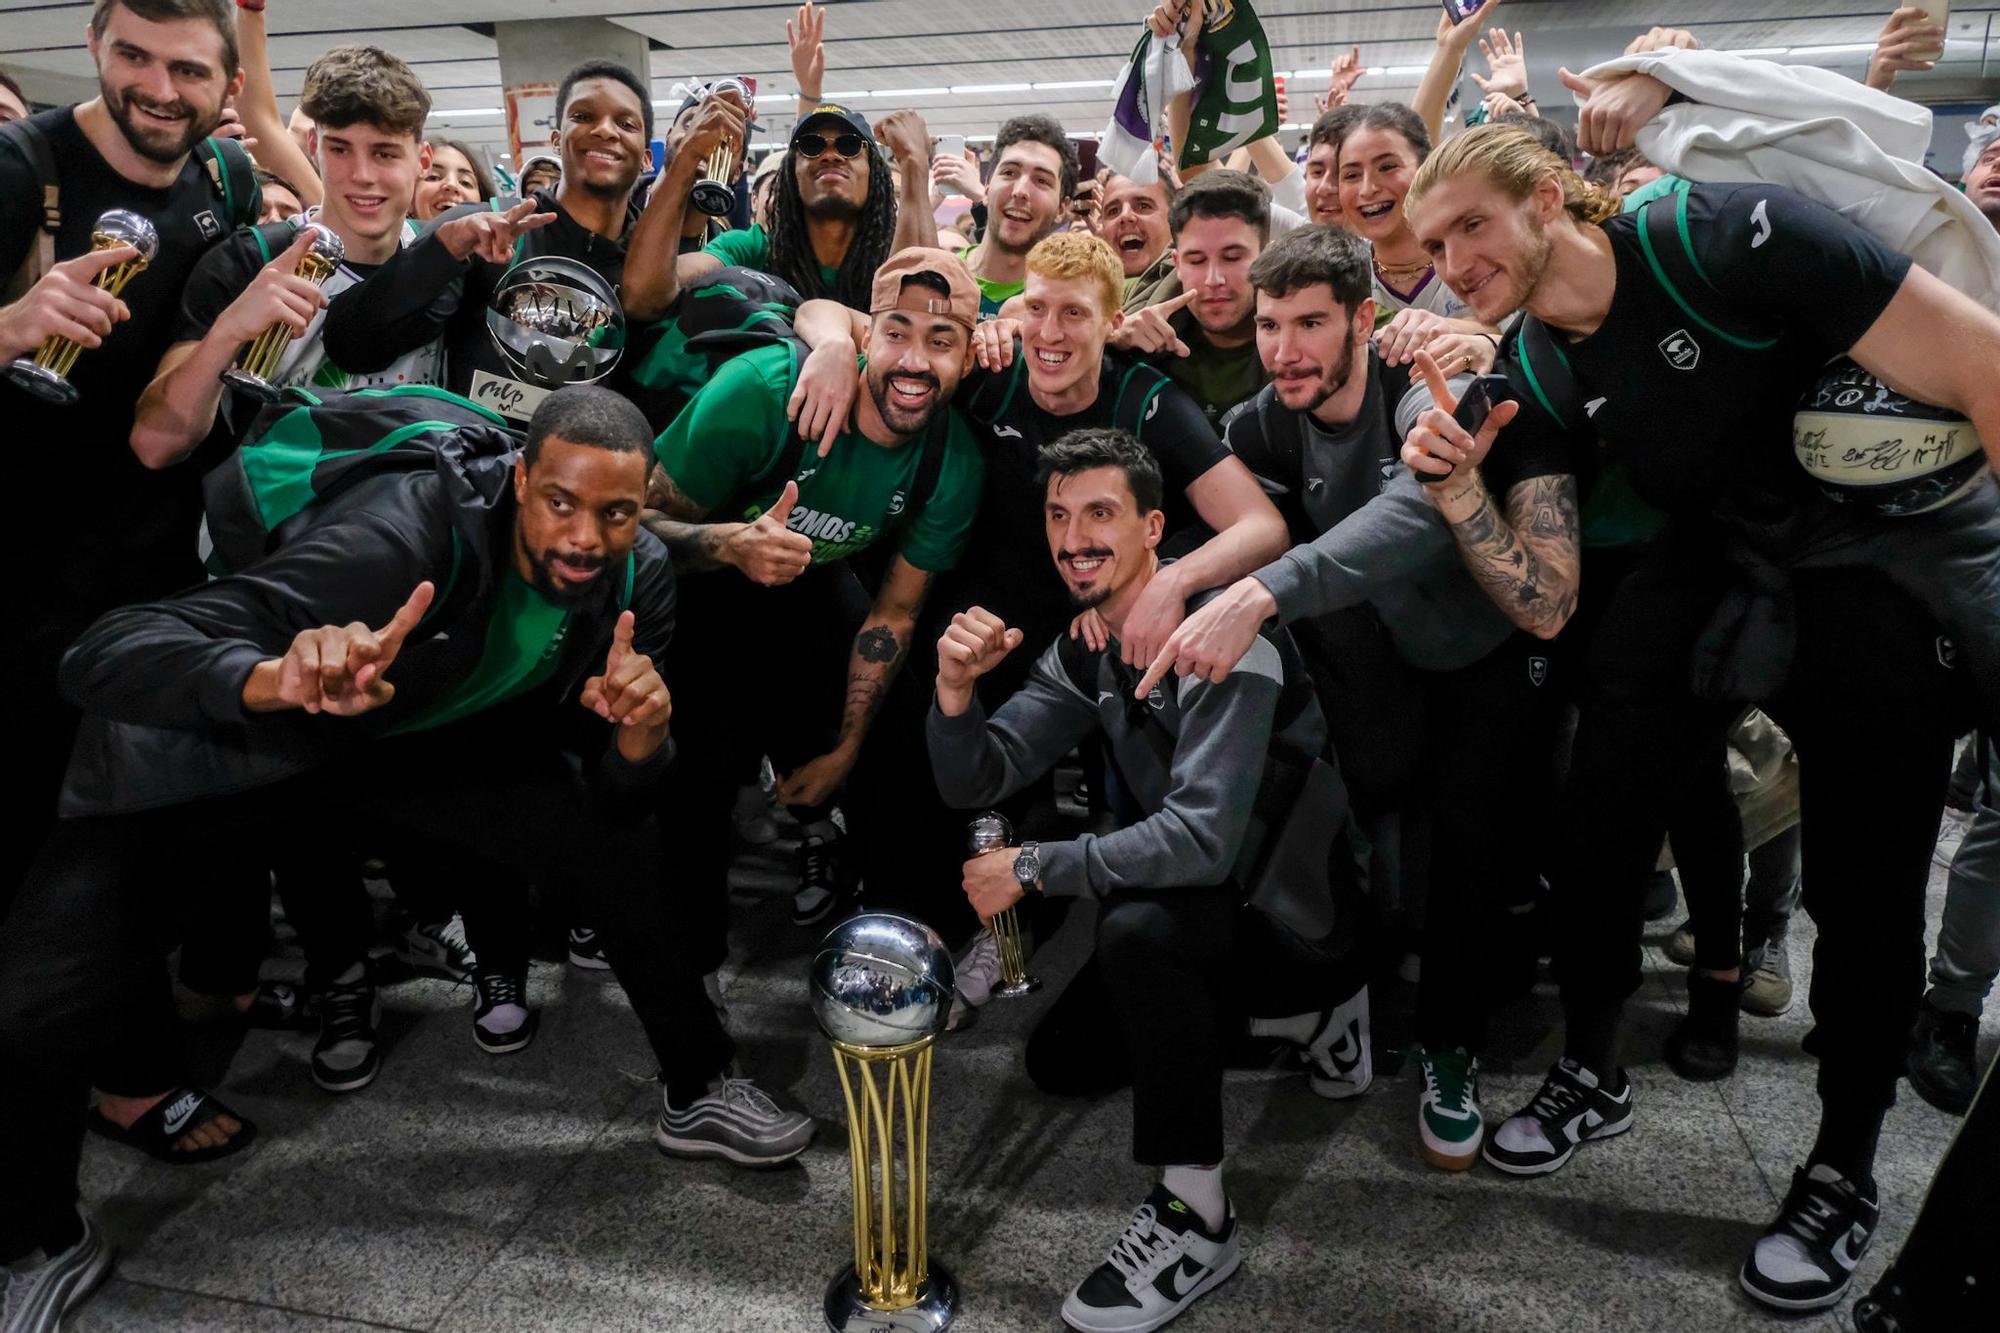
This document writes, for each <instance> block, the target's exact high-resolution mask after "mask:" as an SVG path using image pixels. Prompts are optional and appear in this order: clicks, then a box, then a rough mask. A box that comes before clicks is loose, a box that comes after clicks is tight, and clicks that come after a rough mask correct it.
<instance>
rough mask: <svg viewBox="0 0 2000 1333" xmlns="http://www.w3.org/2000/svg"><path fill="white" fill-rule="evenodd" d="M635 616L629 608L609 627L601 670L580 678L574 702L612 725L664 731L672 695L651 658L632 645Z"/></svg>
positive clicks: (672, 704) (671, 703)
mask: <svg viewBox="0 0 2000 1333" xmlns="http://www.w3.org/2000/svg"><path fill="white" fill-rule="evenodd" d="M637 623H638V618H637V617H636V616H634V615H633V614H632V613H631V612H630V611H626V612H624V613H622V614H621V615H620V616H619V617H618V623H617V625H615V626H614V627H613V628H612V630H611V650H610V651H609V652H607V653H606V654H605V655H604V670H603V671H601V672H599V673H598V674H597V675H595V676H592V677H591V678H590V679H588V680H586V681H584V682H583V692H582V693H581V694H580V695H579V696H578V700H577V701H578V702H579V703H581V704H582V705H583V706H584V707H585V708H588V709H589V710H590V711H591V712H593V713H595V714H597V715H598V716H599V717H601V718H603V719H604V720H605V721H606V722H609V723H611V724H612V725H613V726H620V727H651V728H653V729H654V730H656V731H661V732H664V731H665V730H666V729H667V719H669V718H670V717H672V716H673V712H674V703H673V697H672V696H671V695H669V694H668V693H667V682H666V681H664V680H662V679H661V678H660V673H659V670H658V669H657V668H656V667H655V666H654V665H653V659H652V658H650V657H648V656H646V654H644V653H641V652H635V651H633V648H632V631H633V628H634V627H635V626H636V625H637Z"/></svg>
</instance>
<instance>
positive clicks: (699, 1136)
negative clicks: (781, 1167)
mask: <svg viewBox="0 0 2000 1333" xmlns="http://www.w3.org/2000/svg"><path fill="white" fill-rule="evenodd" d="M663 1101H664V1099H663ZM817 1128H818V1126H817V1125H815V1124H814V1123H813V1118H812V1117H811V1116H809V1115H807V1114H806V1113H805V1112H803V1111H795V1110H792V1109H791V1108H790V1107H787V1106H781V1105H780V1104H779V1103H778V1099H777V1098H775V1097H773V1096H772V1095H771V1094H770V1093H768V1092H765V1091H764V1090H763V1089H762V1088H760V1087H758V1086H757V1085H756V1084H755V1083H752V1082H751V1081H750V1080H749V1079H747V1078H730V1077H727V1076H725V1077H724V1078H722V1079H720V1080H719V1081H718V1082H717V1083H716V1085H715V1086H714V1087H713V1088H711V1089H710V1090H709V1091H708V1092H707V1093H705V1094H703V1095H702V1096H700V1097H697V1098H695V1099H694V1100H693V1101H691V1102H689V1103H688V1104H687V1105H686V1106H682V1107H678V1108H677V1107H675V1106H674V1105H673V1104H672V1103H671V1102H664V1109H662V1110H661V1112H660V1123H659V1124H658V1125H657V1126H656V1127H655V1128H654V1130H653V1142H655V1143H657V1144H658V1145H660V1151H662V1152H665V1153H669V1154H672V1155H673V1156H675V1157H721V1158H725V1159H727V1160H728V1161H731V1162H735V1163H736V1164H737V1165H738V1166H776V1165H778V1164H779V1163H780V1162H789V1161H791V1160H792V1159H793V1158H794V1157H797V1156H798V1155H799V1154H800V1153H802V1152H804V1151H805V1150H806V1145H807V1144H809V1143H811V1142H812V1138H813V1133H814V1131H815V1130H816V1129H817Z"/></svg>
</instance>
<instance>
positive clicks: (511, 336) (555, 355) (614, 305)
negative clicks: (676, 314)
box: [486, 255, 625, 389]
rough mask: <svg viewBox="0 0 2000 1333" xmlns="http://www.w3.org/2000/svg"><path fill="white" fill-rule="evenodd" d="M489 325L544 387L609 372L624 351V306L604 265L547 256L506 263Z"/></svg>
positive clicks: (518, 365) (524, 373) (522, 372)
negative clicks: (601, 272) (508, 266)
mask: <svg viewBox="0 0 2000 1333" xmlns="http://www.w3.org/2000/svg"><path fill="white" fill-rule="evenodd" d="M486 329H487V332H489V333H491V334H492V335H493V342H494V345H495V346H496V347H498V348H499V349H500V355H501V356H502V357H504V358H505V359H506V361H507V364H508V365H509V366H511V367H513V369H514V373H515V374H516V375H517V376H519V377H520V378H521V379H522V380H523V381H525V382H526V383H529V384H533V385H536V386H537V387H540V388H544V389H557V388H561V387H562V386H563V385H565V384H590V383H594V382H595V381H597V380H600V379H603V378H604V377H605V376H606V375H609V374H610V373H611V369H612V367H613V366H616V365H617V364H618V358H619V356H620V355H621V354H622V353H623V352H624V350H625V311H624V310H623V309H622V308H621V307H620V306H619V304H618V293H617V292H616V291H614V290H613V289H612V286H611V284H610V283H608V282H606V281H605V280H604V279H603V277H602V276H601V275H599V274H598V272H597V271H596V270H595V269H593V268H590V267H589V266H587V265H584V264H580V263H578V262H577V261H576V260H574V259H564V258H562V257H561V256H559V255H541V256H538V257H536V258H533V259H524V260H522V261H521V262H520V263H518V264H516V265H514V267H513V268H511V269H509V270H507V273H506V276H504V277H502V278H501V279H500V282H499V285H498V286H496V287H495V288H494V289H493V299H492V300H491V301H489V302H488V303H487V306H486Z"/></svg>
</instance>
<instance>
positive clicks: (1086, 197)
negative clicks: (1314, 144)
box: [1069, 112, 1283, 232]
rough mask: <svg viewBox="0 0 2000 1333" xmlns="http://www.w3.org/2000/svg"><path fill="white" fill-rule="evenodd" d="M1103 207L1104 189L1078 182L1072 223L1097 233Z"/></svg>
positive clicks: (1071, 203)
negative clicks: (1098, 219) (1098, 216)
mask: <svg viewBox="0 0 2000 1333" xmlns="http://www.w3.org/2000/svg"><path fill="white" fill-rule="evenodd" d="M1279 114H1280V115H1282V114H1283V113H1282V112H1280V113H1279ZM1280 123H1282V122H1280ZM1103 206H1104V187H1103V186H1102V185H1100V184H1099V183H1098V182H1096V181H1094V180H1087V181H1078V182H1077V185H1076V193H1075V194H1073V195H1071V196H1070V198H1069V219H1070V223H1071V224H1072V225H1073V226H1076V227H1079V228H1081V229H1082V230H1084V231H1088V232H1095V231H1096V230H1097V215H1098V213H1099V212H1100V211H1101V210H1102V209H1103Z"/></svg>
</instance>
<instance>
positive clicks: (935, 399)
mask: <svg viewBox="0 0 2000 1333" xmlns="http://www.w3.org/2000/svg"><path fill="white" fill-rule="evenodd" d="M892 377H893V378H895V379H899V380H917V381H920V382H921V383H924V384H928V385H930V386H931V400H930V406H929V407H928V408H926V409H925V410H924V411H923V412H922V413H921V414H919V415H917V416H916V417H915V418H914V419H912V417H911V414H910V412H909V411H908V410H907V409H905V408H903V407H901V406H898V405H897V403H896V400H895V399H894V398H891V397H890V396H889V380H890V379H891V378H892ZM868 396H869V397H870V398H873V399H874V400H875V410H876V411H877V412H879V413H881V415H882V421H883V424H884V425H886V426H888V428H889V429H890V430H892V431H894V432H896V434H898V435H915V434H916V433H917V432H918V431H920V430H922V429H923V428H924V427H925V426H928V425H930V424H931V418H932V417H933V416H935V415H936V414H937V410H938V409H939V408H940V407H942V406H944V386H943V385H942V384H940V383H938V377H937V376H935V375H933V374H930V373H929V372H925V373H924V374H922V375H912V374H910V373H909V372H908V371H902V370H897V371H886V370H885V371H880V372H878V371H876V370H874V369H872V368H871V369H870V370H869V372H868Z"/></svg>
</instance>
